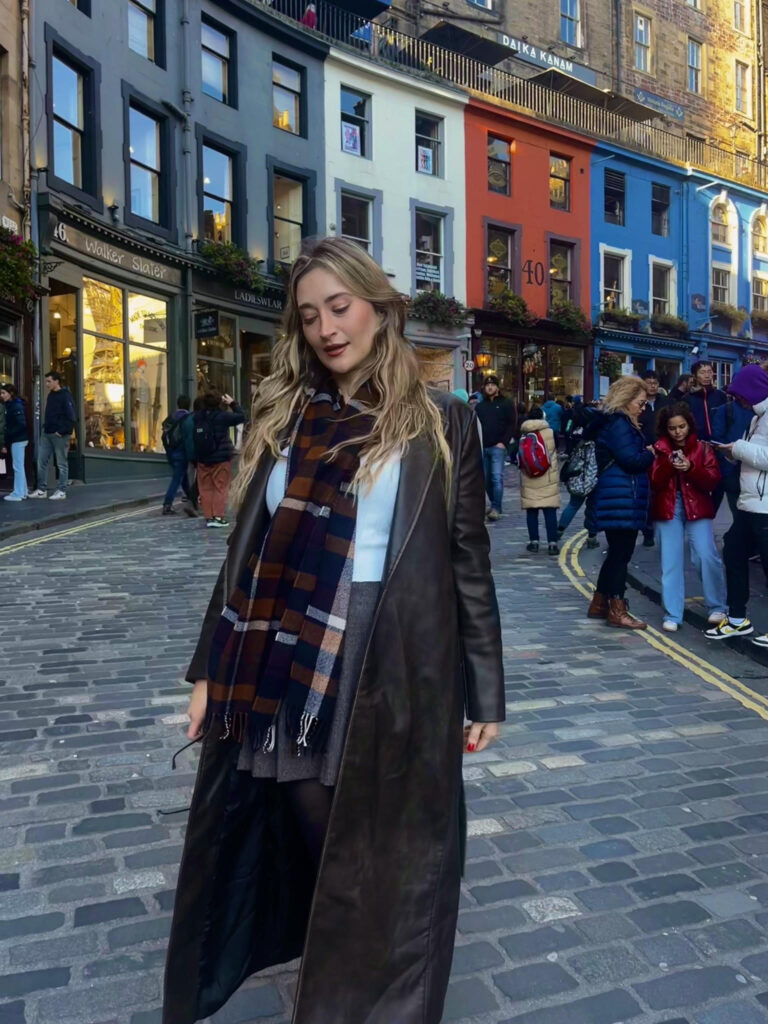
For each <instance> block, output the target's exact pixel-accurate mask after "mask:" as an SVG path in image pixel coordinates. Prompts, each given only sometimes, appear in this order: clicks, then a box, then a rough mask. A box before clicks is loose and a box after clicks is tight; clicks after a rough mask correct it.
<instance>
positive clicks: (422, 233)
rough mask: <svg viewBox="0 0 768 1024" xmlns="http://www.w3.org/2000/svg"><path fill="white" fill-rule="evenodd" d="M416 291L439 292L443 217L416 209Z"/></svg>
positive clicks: (441, 276) (441, 270) (440, 285)
mask: <svg viewBox="0 0 768 1024" xmlns="http://www.w3.org/2000/svg"><path fill="white" fill-rule="evenodd" d="M414 219H415V224H414V227H415V232H416V244H415V246H414V249H415V252H416V281H415V284H416V291H418V292H439V291H442V283H443V218H442V217H441V216H440V215H439V214H434V213H427V212H426V211H423V210H416V216H415V218H414Z"/></svg>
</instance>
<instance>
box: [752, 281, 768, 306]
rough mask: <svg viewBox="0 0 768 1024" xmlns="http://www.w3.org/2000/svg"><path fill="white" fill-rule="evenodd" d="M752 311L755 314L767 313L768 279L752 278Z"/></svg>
mask: <svg viewBox="0 0 768 1024" xmlns="http://www.w3.org/2000/svg"><path fill="white" fill-rule="evenodd" d="M752 309H753V310H754V311H755V312H756V313H768V277H759V276H758V275H757V274H755V276H754V277H753V278H752Z"/></svg>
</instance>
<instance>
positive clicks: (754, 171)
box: [248, 0, 768, 188]
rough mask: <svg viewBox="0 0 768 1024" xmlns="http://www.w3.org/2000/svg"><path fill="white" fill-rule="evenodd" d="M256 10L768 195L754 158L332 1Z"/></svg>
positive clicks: (762, 169)
mask: <svg viewBox="0 0 768 1024" xmlns="http://www.w3.org/2000/svg"><path fill="white" fill-rule="evenodd" d="M248 2H249V3H251V4H252V5H253V6H254V7H258V8H260V9H262V10H264V11H267V12H269V13H270V14H271V15H272V16H273V17H275V18H277V19H280V20H282V21H285V22H288V23H291V24H292V25H293V26H294V27H295V28H297V29H298V30H300V31H306V32H308V33H310V34H313V35H320V36H322V37H323V38H324V39H326V40H327V41H329V42H331V43H333V44H334V45H336V46H340V47H342V48H352V49H354V51H355V53H356V55H357V56H360V57H365V58H368V59H371V60H373V61H375V62H376V63H384V64H389V65H394V66H396V67H398V68H403V69H405V70H407V71H409V72H410V73H412V74H417V75H418V76H420V77H422V78H425V79H428V80H430V81H433V82H439V83H444V84H448V85H454V86H458V87H459V88H460V89H462V90H465V91H467V92H469V93H470V94H472V95H474V96H476V97H477V98H478V99H483V100H486V101H489V102H491V103H500V104H502V105H507V106H509V107H510V108H512V109H514V110H516V111H519V112H520V113H523V114H527V115H529V116H531V117H534V118H537V119H539V120H543V121H545V122H547V123H549V124H553V125H557V126H559V127H562V128H567V129H569V130H571V131H574V132H577V133H578V134H580V135H585V136H588V137H590V138H593V139H600V140H603V141H605V142H612V143H614V144H615V145H617V146H624V147H626V148H627V149H632V150H635V151H637V152H639V153H644V154H645V155H647V156H654V157H658V158H659V159H661V160H665V161H668V162H671V163H675V164H679V165H682V166H689V167H692V168H697V169H699V170H702V171H705V172H706V173H707V174H711V175H714V176H716V177H718V178H724V179H728V180H731V181H736V182H740V183H741V184H744V185H751V186H753V187H756V188H765V187H766V184H768V169H767V168H766V164H765V163H763V162H760V161H758V160H755V159H754V158H752V157H745V156H744V155H743V154H739V153H735V152H730V151H728V150H725V149H721V148H720V147H719V146H713V145H711V144H710V143H706V142H701V141H697V140H695V139H689V138H684V137H681V136H679V135H674V134H672V132H668V131H665V130H664V129H663V128H659V127H657V126H655V125H650V124H647V123H645V122H638V121H635V120H633V119H632V118H630V117H626V116H625V115H623V114H618V113H616V112H614V111H610V110H605V109H604V108H602V107H599V106H597V105H595V104H593V103H589V102H588V101H586V100H583V99H579V98H577V97H575V96H569V95H567V94H565V93H561V92H558V91H557V90H555V89H551V88H548V87H547V86H544V85H540V84H539V83H537V82H534V81H532V80H530V79H525V78H520V77H518V76H517V75H513V74H511V73H510V72H508V71H502V70H500V69H499V68H496V67H492V66H490V65H488V64H481V63H480V62H479V61H477V60H472V59H471V58H469V57H465V56H463V55H462V54H460V53H455V52H454V51H452V50H446V49H444V48H443V47H441V46H436V45H435V44H434V43H430V42H426V41H425V40H422V39H417V38H415V37H414V36H409V35H406V34H405V33H403V32H397V31H394V30H393V29H390V28H387V27H386V26H384V25H379V24H377V23H376V22H370V21H365V20H364V19H363V18H361V17H358V16H356V15H354V14H350V13H349V12H348V11H344V10H342V9H341V8H339V7H336V6H335V5H334V4H331V3H327V2H325V0H315V4H314V6H315V9H316V10H315V13H314V14H313V15H310V16H309V17H308V16H307V11H308V9H309V4H308V0H272V2H268V0H248Z"/></svg>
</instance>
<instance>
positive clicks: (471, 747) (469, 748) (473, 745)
mask: <svg viewBox="0 0 768 1024" xmlns="http://www.w3.org/2000/svg"><path fill="white" fill-rule="evenodd" d="M474 749H475V744H474V743H468V744H467V750H468V751H469V752H470V753H472V751H473V750H474Z"/></svg>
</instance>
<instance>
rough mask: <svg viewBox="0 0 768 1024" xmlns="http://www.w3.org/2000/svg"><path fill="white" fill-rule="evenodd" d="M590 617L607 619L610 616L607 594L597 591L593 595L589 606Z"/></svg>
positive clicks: (588, 616)
mask: <svg viewBox="0 0 768 1024" xmlns="http://www.w3.org/2000/svg"><path fill="white" fill-rule="evenodd" d="M587 618H588V619H607V618H608V598H607V597H606V596H605V594H599V593H598V592H597V591H595V592H594V594H593V595H592V600H591V601H590V604H589V608H588V609H587Z"/></svg>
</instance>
